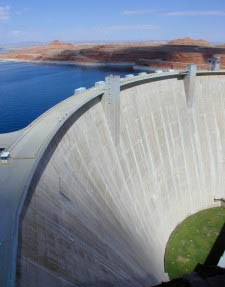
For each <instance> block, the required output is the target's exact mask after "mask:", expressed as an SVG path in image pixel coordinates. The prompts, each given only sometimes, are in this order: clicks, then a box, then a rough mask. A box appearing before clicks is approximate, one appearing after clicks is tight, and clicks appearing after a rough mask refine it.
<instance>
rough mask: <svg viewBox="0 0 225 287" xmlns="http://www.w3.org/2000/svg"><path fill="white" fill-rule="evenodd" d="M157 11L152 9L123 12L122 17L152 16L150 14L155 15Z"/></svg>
mask: <svg viewBox="0 0 225 287" xmlns="http://www.w3.org/2000/svg"><path fill="white" fill-rule="evenodd" d="M157 11H158V10H154V9H143V10H125V11H123V15H127V16H132V15H143V14H152V13H155V12H157Z"/></svg>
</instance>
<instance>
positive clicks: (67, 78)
mask: <svg viewBox="0 0 225 287" xmlns="http://www.w3.org/2000/svg"><path fill="white" fill-rule="evenodd" d="M128 72H129V70H126V69H119V70H118V69H112V68H110V69H109V68H96V67H95V68H93V67H80V66H70V65H47V64H28V63H9V62H0V133H6V132H12V131H16V130H19V129H22V128H24V127H26V126H27V125H28V124H29V123H31V122H32V121H33V120H34V119H36V118H37V117H38V116H40V115H41V114H42V113H43V112H45V111H46V110H48V109H49V108H51V107H52V106H54V105H56V104H57V103H59V102H60V101H62V100H64V99H66V98H68V97H70V96H71V95H73V93H74V89H75V88H79V87H81V86H84V87H87V88H88V87H91V86H93V85H94V83H95V82H96V81H101V80H104V78H105V77H106V76H107V75H111V74H113V75H115V74H116V75H121V76H123V75H125V74H127V73H128Z"/></svg>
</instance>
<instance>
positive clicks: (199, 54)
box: [0, 38, 225, 69]
mask: <svg viewBox="0 0 225 287" xmlns="http://www.w3.org/2000/svg"><path fill="white" fill-rule="evenodd" d="M213 56H220V57H221V66H222V68H225V45H211V44H209V43H208V42H207V41H205V40H202V39H200V40H193V39H191V38H184V39H176V40H172V41H169V42H167V43H164V42H163V43H162V42H158V43H157V42H139V43H138V42H137V43H110V44H70V43H65V42H60V41H58V40H55V41H53V42H51V43H50V44H48V45H46V46H40V47H32V48H25V49H18V50H14V51H11V52H9V53H6V54H1V55H0V60H4V59H5V60H6V59H11V60H21V61H23V60H24V61H38V62H45V61H59V62H75V63H80V64H88V63H91V64H95V63H96V64H97V63H106V64H107V63H118V62H119V63H121V62H122V63H129V64H131V65H142V66H146V67H151V68H161V69H168V68H172V69H184V68H186V66H187V64H189V63H194V64H197V65H198V68H199V69H207V68H208V64H207V59H208V58H211V57H213Z"/></svg>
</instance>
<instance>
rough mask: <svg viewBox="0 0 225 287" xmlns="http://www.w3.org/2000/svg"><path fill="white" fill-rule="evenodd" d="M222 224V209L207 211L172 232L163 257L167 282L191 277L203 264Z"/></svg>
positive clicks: (189, 219)
mask: <svg viewBox="0 0 225 287" xmlns="http://www.w3.org/2000/svg"><path fill="white" fill-rule="evenodd" d="M224 223H225V209H224V208H220V207H218V208H210V209H206V210H203V211H200V212H198V213H196V214H194V215H191V216H190V217H188V218H186V219H185V220H184V221H183V222H182V223H181V224H180V225H178V226H177V228H176V229H175V230H174V231H173V233H172V235H171V236H170V239H169V241H168V243H167V247H166V253H165V271H166V272H167V273H168V274H169V277H170V279H175V278H178V277H181V276H183V275H185V274H188V273H191V272H192V271H193V270H194V269H195V267H196V265H197V264H198V263H201V264H203V263H204V262H205V260H206V258H207V256H208V254H209V252H210V250H211V249H212V247H213V245H214V243H215V241H216V238H217V236H218V235H219V233H220V231H221V229H222V227H223V225H224Z"/></svg>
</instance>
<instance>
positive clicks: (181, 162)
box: [0, 72, 225, 287]
mask: <svg viewBox="0 0 225 287" xmlns="http://www.w3.org/2000/svg"><path fill="white" fill-rule="evenodd" d="M185 77H187V76H186V73H183V74H182V73H167V74H161V75H146V76H137V77H134V78H132V79H127V80H123V81H122V82H121V87H120V90H121V92H120V99H119V110H118V109H116V110H114V111H113V116H115V115H116V114H117V115H118V114H119V116H120V121H119V125H118V123H116V124H115V132H119V142H118V144H115V141H114V136H113V134H112V130H111V128H112V126H110V124H109V120H110V119H108V118H107V113H106V111H105V109H104V105H103V102H102V101H103V99H104V94H105V93H106V91H105V87H100V88H93V89H91V90H88V91H87V92H84V93H82V94H80V95H77V96H76V97H77V98H76V99H75V97H71V98H69V99H67V100H66V101H64V102H62V103H60V104H59V105H57V106H56V107H54V108H52V109H51V110H50V111H49V112H46V113H45V114H44V115H43V116H42V117H40V118H39V119H37V120H36V122H34V123H33V124H32V125H31V126H30V127H28V128H26V129H25V130H23V131H21V134H20V135H19V136H15V137H12V138H10V140H8V139H7V136H6V135H5V138H4V140H5V143H7V140H8V150H9V151H10V154H11V158H10V159H9V161H8V162H7V163H2V164H1V178H2V182H3V184H4V186H5V192H4V193H3V196H2V203H1V207H2V210H4V211H5V212H4V214H3V215H4V218H6V215H7V216H8V217H7V218H9V219H8V220H4V223H5V225H3V224H1V229H0V230H1V233H0V236H1V241H2V242H5V244H6V246H7V244H8V246H14V249H13V248H11V249H10V251H7V252H8V253H7V252H6V253H5V254H6V256H5V257H4V258H8V260H9V261H7V259H6V261H5V262H8V265H7V264H6V265H5V267H4V268H5V270H6V273H5V274H4V275H2V274H1V278H0V279H1V280H2V281H1V282H3V283H4V284H5V282H8V283H7V284H8V285H3V286H14V285H13V284H14V281H13V280H14V276H13V273H11V274H10V275H9V270H13V268H14V270H15V268H16V266H15V262H16V261H14V266H12V264H13V263H10V262H12V260H11V261H10V258H11V259H12V258H15V256H16V254H17V268H16V269H17V276H16V286H19V287H24V286H30V285H31V284H32V285H33V286H35V287H39V286H40V287H41V286H44V285H46V286H151V285H154V284H157V283H158V282H160V281H162V280H165V279H166V278H167V275H166V274H165V273H164V253H165V247H166V244H167V241H168V239H169V236H170V234H171V232H172V231H173V230H174V228H175V227H176V226H177V225H178V224H179V223H180V222H181V221H182V220H183V219H184V218H186V217H187V216H188V215H190V214H193V213H195V212H197V211H199V210H202V209H205V208H209V207H214V206H218V203H215V202H214V198H215V197H217V198H223V197H225V191H224V178H225V166H224V159H225V146H224V145H223V142H224V136H225V126H224V122H225V112H224V111H225V110H224V96H225V89H224V88H225V72H216V73H213V72H210V73H207V72H206V73H204V72H201V73H197V77H195V87H194V88H193V89H192V90H189V91H188V92H190V93H192V96H193V102H192V104H191V105H188V98H187V95H188V92H187V89H186V86H185ZM117 104H118V102H117ZM112 105H113V103H112ZM111 119H113V120H114V119H115V118H113V117H112V118H111ZM118 127H119V129H118ZM1 137H2V135H0V140H1ZM9 176H10V177H11V178H14V177H15V179H14V180H12V182H10V181H9ZM7 179H8V181H7ZM6 183H7V185H6ZM2 186H3V185H2ZM15 187H16V188H15ZM7 192H8V193H7ZM24 200H25V203H24ZM6 203H7V204H6ZM19 203H20V204H19ZM6 207H7V208H6ZM20 210H21V211H22V216H21V218H20V224H19V225H18V221H16V220H18V216H19V214H20ZM15 218H16V219H15ZM18 226H19V229H17V227H18ZM3 231H4V232H3ZM17 232H18V238H19V240H18V245H17V236H15V235H17ZM12 235H13V236H12ZM9 239H10V240H11V241H10V240H9ZM0 250H1V252H3V251H2V250H9V249H6V248H5V249H3V248H0ZM16 250H18V251H17V252H16ZM1 254H2V253H1ZM1 258H3V257H2V256H1V257H0V260H1V261H2V259H1ZM2 276H3V277H4V276H5V277H4V278H3V277H2ZM3 280H4V281H3ZM10 284H11V285H10Z"/></svg>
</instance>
